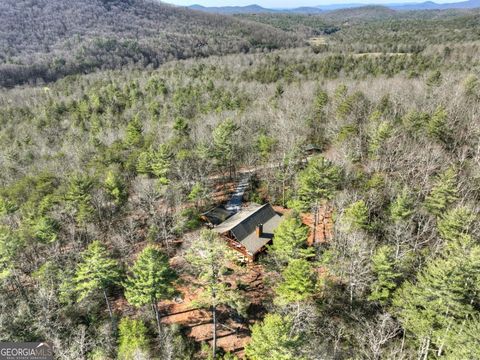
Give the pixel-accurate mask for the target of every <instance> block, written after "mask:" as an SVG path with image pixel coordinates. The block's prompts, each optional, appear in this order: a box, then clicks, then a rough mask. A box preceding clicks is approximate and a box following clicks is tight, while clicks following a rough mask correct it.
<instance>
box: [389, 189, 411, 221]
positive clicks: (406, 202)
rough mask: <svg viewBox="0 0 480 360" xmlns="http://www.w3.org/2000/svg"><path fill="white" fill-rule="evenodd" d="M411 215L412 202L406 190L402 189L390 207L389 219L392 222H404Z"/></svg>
mask: <svg viewBox="0 0 480 360" xmlns="http://www.w3.org/2000/svg"><path fill="white" fill-rule="evenodd" d="M412 214H413V201H412V199H411V197H410V194H409V192H408V189H403V191H402V192H401V193H400V194H398V196H397V197H396V198H395V200H394V201H393V202H392V204H391V205H390V219H392V221H394V222H400V221H405V220H407V219H408V218H409V217H410V216H412Z"/></svg>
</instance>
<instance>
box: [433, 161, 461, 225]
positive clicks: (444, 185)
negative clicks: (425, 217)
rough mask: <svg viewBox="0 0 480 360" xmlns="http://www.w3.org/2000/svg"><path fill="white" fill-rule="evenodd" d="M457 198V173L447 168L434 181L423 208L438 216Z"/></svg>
mask: <svg viewBox="0 0 480 360" xmlns="http://www.w3.org/2000/svg"><path fill="white" fill-rule="evenodd" d="M457 198H458V196H457V173H456V171H455V169H453V168H449V169H447V170H446V171H445V172H443V173H441V174H440V175H439V176H438V177H437V178H436V179H435V182H434V184H433V187H432V190H431V191H430V194H428V196H427V197H426V198H425V207H426V208H427V210H428V211H429V212H430V213H432V214H434V215H437V216H439V215H441V214H442V213H443V212H444V211H445V210H446V209H447V207H448V206H449V205H450V204H452V203H453V202H455V201H456V200H457Z"/></svg>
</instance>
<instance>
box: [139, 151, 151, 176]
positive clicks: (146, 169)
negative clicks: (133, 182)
mask: <svg viewBox="0 0 480 360" xmlns="http://www.w3.org/2000/svg"><path fill="white" fill-rule="evenodd" d="M150 157H151V156H150V151H148V150H147V151H142V152H141V153H140V154H139V155H138V158H137V164H136V170H137V173H139V174H144V175H148V174H150V172H151V166H150Z"/></svg>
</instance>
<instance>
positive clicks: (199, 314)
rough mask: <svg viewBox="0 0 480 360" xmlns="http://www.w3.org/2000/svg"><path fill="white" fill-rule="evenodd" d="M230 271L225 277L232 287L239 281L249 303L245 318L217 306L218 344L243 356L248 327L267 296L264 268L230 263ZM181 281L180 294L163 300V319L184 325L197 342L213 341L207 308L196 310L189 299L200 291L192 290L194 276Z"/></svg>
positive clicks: (194, 297)
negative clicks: (172, 298)
mask: <svg viewBox="0 0 480 360" xmlns="http://www.w3.org/2000/svg"><path fill="white" fill-rule="evenodd" d="M232 269H233V270H234V271H233V274H232V275H228V276H227V277H226V281H228V282H229V283H230V284H231V285H232V287H236V286H237V284H238V283H241V284H242V285H243V287H244V290H245V296H246V299H247V302H248V303H249V304H250V306H249V310H248V319H247V321H242V320H241V319H240V318H238V319H236V318H233V317H232V316H230V315H229V314H228V309H227V308H223V307H221V308H219V309H218V319H219V322H218V327H217V346H218V347H220V348H222V349H223V350H225V351H229V352H232V353H235V354H236V355H237V356H239V357H242V356H243V348H244V347H245V345H246V344H247V343H248V341H249V339H250V331H249V326H250V325H251V324H253V322H254V321H255V320H258V319H259V318H261V317H262V316H263V312H264V309H263V302H264V300H265V299H266V298H267V297H268V296H269V293H268V290H267V289H265V287H264V286H263V276H264V269H263V267H261V266H260V265H252V266H249V267H248V268H246V269H245V268H241V267H238V266H236V265H232ZM182 280H183V284H184V285H182V286H179V287H178V288H177V290H178V291H179V293H180V295H179V297H178V298H177V299H176V301H162V302H161V303H159V308H160V311H161V314H162V322H163V323H166V324H174V323H175V324H180V325H183V326H184V327H185V328H186V334H187V336H189V337H191V338H193V339H194V340H195V341H198V342H208V343H210V344H211V340H212V316H211V313H210V312H209V311H206V310H204V309H197V308H194V307H193V306H192V302H194V301H195V299H196V298H197V297H198V296H199V294H200V291H199V290H197V289H195V285H194V284H195V279H194V278H192V277H190V276H188V275H182Z"/></svg>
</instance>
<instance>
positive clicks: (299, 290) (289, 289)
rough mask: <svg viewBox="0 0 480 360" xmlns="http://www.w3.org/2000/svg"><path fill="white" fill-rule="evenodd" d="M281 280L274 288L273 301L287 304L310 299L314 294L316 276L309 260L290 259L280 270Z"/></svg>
mask: <svg viewBox="0 0 480 360" xmlns="http://www.w3.org/2000/svg"><path fill="white" fill-rule="evenodd" d="M282 278H283V281H282V282H281V283H280V284H279V285H278V287H277V288H276V289H275V293H276V294H277V297H276V298H275V303H277V304H278V305H287V304H291V303H299V302H303V301H307V300H309V299H311V298H312V297H313V296H314V295H315V290H316V286H317V276H316V273H315V270H314V269H313V266H312V264H311V263H310V262H308V261H306V260H304V259H294V260H291V261H290V262H289V264H288V266H287V267H286V268H285V270H283V272H282Z"/></svg>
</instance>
